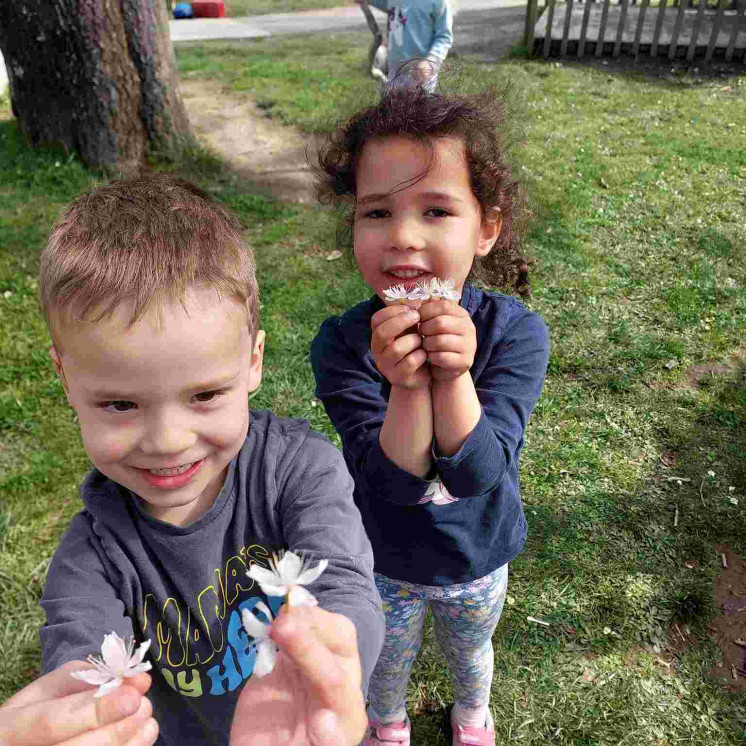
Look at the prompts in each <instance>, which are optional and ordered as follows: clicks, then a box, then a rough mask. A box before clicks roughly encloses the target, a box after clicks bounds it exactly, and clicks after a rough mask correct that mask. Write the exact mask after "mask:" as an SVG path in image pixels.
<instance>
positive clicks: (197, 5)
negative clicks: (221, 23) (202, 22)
mask: <svg viewBox="0 0 746 746" xmlns="http://www.w3.org/2000/svg"><path fill="white" fill-rule="evenodd" d="M192 12H193V13H194V17H195V18H224V17H225V4H224V3H223V0H192Z"/></svg>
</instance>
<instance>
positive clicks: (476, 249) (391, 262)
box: [355, 137, 500, 298]
mask: <svg viewBox="0 0 746 746" xmlns="http://www.w3.org/2000/svg"><path fill="white" fill-rule="evenodd" d="M430 144H431V146H432V147H431V148H428V147H427V146H425V145H423V144H422V143H419V142H417V141H416V140H413V139H410V138H407V137H387V138H384V139H380V140H372V141H370V142H369V143H368V144H367V145H366V146H365V147H364V149H363V152H362V155H361V156H360V160H359V163H358V166H357V204H356V209H355V256H356V258H357V261H358V265H359V267H360V271H361V272H362V274H363V277H364V278H365V281H366V282H367V283H368V284H369V285H370V286H371V288H373V290H374V291H375V292H376V294H377V295H378V296H379V297H381V298H383V290H384V289H385V288H388V287H390V286H392V285H404V286H405V288H407V289H411V288H412V287H413V286H414V285H415V284H417V283H421V282H429V281H430V279H431V278H432V277H450V278H452V279H453V280H454V281H455V286H456V289H457V290H459V291H461V289H462V288H463V284H464V281H465V280H466V277H467V276H468V274H469V272H470V270H471V266H472V263H473V261H474V257H475V256H484V255H485V254H488V253H489V251H490V249H491V248H492V245H493V243H494V242H495V239H496V238H497V235H498V233H499V230H500V226H499V223H494V222H487V221H483V220H482V209H481V207H480V205H479V202H478V201H477V198H476V197H475V196H474V193H473V192H472V188H471V179H470V176H469V169H468V166H467V163H466V156H465V151H464V144H463V142H462V141H461V140H459V139H457V138H442V139H437V140H431V141H430Z"/></svg>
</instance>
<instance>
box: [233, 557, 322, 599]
mask: <svg viewBox="0 0 746 746" xmlns="http://www.w3.org/2000/svg"><path fill="white" fill-rule="evenodd" d="M328 564H329V560H325V559H324V560H321V561H320V562H319V563H318V565H316V567H308V566H307V565H306V562H305V561H304V560H303V559H302V558H301V557H299V556H298V555H297V554H295V553H294V552H285V553H284V554H282V555H281V556H280V557H272V559H270V561H269V570H267V569H266V568H264V567H261V566H260V565H256V564H254V565H252V566H251V567H250V568H249V569H248V571H247V573H246V574H247V575H248V576H249V577H250V578H251V579H252V580H256V582H257V583H259V586H260V588H261V589H262V591H263V592H264V593H266V594H267V595H268V596H285V597H286V598H287V602H288V606H316V604H317V601H316V599H315V598H314V596H313V594H312V593H310V592H309V591H307V590H306V589H305V588H304V587H303V586H304V585H308V584H309V583H313V581H314V580H316V578H318V577H319V575H321V573H322V572H324V570H326V567H327V565H328Z"/></svg>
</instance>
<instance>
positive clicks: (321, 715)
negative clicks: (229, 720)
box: [230, 606, 368, 746]
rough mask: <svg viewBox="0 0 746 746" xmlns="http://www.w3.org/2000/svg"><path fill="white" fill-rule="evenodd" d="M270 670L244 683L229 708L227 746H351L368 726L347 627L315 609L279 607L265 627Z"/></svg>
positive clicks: (355, 655)
mask: <svg viewBox="0 0 746 746" xmlns="http://www.w3.org/2000/svg"><path fill="white" fill-rule="evenodd" d="M272 639H274V641H275V642H276V643H277V645H278V646H279V648H280V652H279V653H278V655H277V661H276V663H275V667H274V670H273V671H272V673H271V674H269V675H268V676H265V677H264V678H261V679H260V678H256V677H252V678H251V679H249V681H248V682H247V683H246V686H245V687H244V689H243V691H242V692H241V696H240V697H239V699H238V703H237V705H236V714H235V715H234V717H233V725H232V727H231V738H230V746H353V745H354V744H358V743H360V741H362V739H363V736H364V735H365V728H366V726H367V723H368V718H367V715H366V712H365V702H364V700H363V694H362V691H361V680H362V673H361V669H360V657H359V655H358V651H357V634H356V632H355V627H354V626H353V624H352V622H351V621H350V620H349V619H347V617H344V616H342V615H340V614H332V613H330V612H328V611H324V610H323V609H320V608H318V607H294V608H293V609H292V610H291V611H290V612H289V613H288V610H287V607H285V606H283V607H282V609H281V611H280V613H279V615H278V616H277V619H275V621H274V623H273V624H272Z"/></svg>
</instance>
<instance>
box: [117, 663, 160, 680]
mask: <svg viewBox="0 0 746 746" xmlns="http://www.w3.org/2000/svg"><path fill="white" fill-rule="evenodd" d="M151 668H153V665H152V664H151V662H150V661H145V663H138V664H137V665H136V666H131V667H130V668H129V670H127V671H125V673H124V675H125V677H129V676H138V675H139V674H141V673H145V672H146V671H150V669H151Z"/></svg>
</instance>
